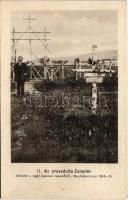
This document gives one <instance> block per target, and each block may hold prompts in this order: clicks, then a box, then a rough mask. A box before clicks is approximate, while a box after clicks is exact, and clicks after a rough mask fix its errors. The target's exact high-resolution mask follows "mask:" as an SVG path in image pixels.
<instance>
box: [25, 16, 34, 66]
mask: <svg viewBox="0 0 128 200" xmlns="http://www.w3.org/2000/svg"><path fill="white" fill-rule="evenodd" d="M23 20H27V21H28V34H29V39H28V41H29V61H30V62H31V61H32V44H31V21H34V20H36V19H34V18H31V17H30V15H29V17H28V18H25V19H23Z"/></svg>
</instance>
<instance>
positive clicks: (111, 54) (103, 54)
mask: <svg viewBox="0 0 128 200" xmlns="http://www.w3.org/2000/svg"><path fill="white" fill-rule="evenodd" d="M76 57H78V58H80V60H82V61H86V60H88V58H89V57H92V53H88V54H79V55H74V56H67V57H64V59H66V60H69V61H73V60H74V59H75V58H76ZM97 58H98V59H108V58H110V59H117V58H118V51H117V50H107V51H99V52H97ZM55 59H56V58H55Z"/></svg>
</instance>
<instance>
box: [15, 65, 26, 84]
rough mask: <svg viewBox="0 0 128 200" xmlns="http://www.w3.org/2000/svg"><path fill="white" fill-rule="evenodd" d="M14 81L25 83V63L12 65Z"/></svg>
mask: <svg viewBox="0 0 128 200" xmlns="http://www.w3.org/2000/svg"><path fill="white" fill-rule="evenodd" d="M14 73H15V81H25V78H26V77H25V73H27V67H26V64H25V63H22V64H21V65H19V63H16V64H15V65H14Z"/></svg>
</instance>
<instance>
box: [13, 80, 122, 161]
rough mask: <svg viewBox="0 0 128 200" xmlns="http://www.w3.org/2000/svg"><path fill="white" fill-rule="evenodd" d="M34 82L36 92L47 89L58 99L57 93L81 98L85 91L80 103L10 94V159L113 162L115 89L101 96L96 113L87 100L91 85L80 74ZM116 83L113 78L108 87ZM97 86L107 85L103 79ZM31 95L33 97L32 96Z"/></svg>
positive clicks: (46, 92)
mask: <svg viewBox="0 0 128 200" xmlns="http://www.w3.org/2000/svg"><path fill="white" fill-rule="evenodd" d="M35 88H36V89H38V90H39V91H40V93H41V95H42V96H41V98H43V97H44V96H45V95H47V96H50V97H52V99H53V101H55V99H56V98H59V99H60V102H61V101H62V99H61V97H62V93H63V94H64V96H70V99H72V98H73V97H74V96H76V97H79V98H80V99H81V97H82V96H83V95H84V96H85V97H86V98H85V102H84V105H85V106H84V107H78V106H72V104H70V105H69V106H64V107H62V106H60V107H58V106H51V105H50V106H47V107H44V106H42V107H39V106H37V104H34V105H32V106H31V107H29V106H26V105H25V104H24V102H23V100H22V99H17V98H16V97H12V115H11V116H12V118H11V119H12V127H11V130H12V137H11V140H12V162H23V163H26V162H37V163H38V162H40V163H41V162H46V163H47V162H48V163H51V162H60V163H61V162H62V163H63V162H66V163H77V162H79V163H81V162H83V163H116V162H118V148H117V145H118V142H117V141H118V139H117V138H118V134H117V133H118V124H117V121H118V116H117V112H118V111H117V96H116V95H115V96H114V95H113V94H108V96H104V97H103V99H104V98H105V99H107V107H104V105H103V104H101V106H100V107H99V108H98V111H97V114H96V115H92V114H91V108H90V106H89V104H88V99H89V98H90V97H91V85H87V84H86V82H85V80H82V79H80V80H78V81H74V79H66V80H63V81H55V82H52V81H46V80H45V81H43V82H41V83H37V84H36V85H35ZM116 88H117V87H116V84H115V87H113V90H111V92H115V91H116V92H117V90H116ZM98 90H99V91H100V92H105V91H108V85H107V86H105V85H101V86H100V87H99V88H98ZM26 98H27V96H26ZM32 98H36V102H37V101H38V97H37V96H36V97H34V96H33V97H32ZM115 102H116V103H115ZM81 104H82V102H81V101H80V105H81ZM90 130H91V135H89V132H90Z"/></svg>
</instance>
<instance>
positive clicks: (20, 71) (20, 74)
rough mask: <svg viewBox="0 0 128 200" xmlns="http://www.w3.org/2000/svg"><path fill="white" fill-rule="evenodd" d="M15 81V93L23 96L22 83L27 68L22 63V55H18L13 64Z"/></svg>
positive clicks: (23, 82)
mask: <svg viewBox="0 0 128 200" xmlns="http://www.w3.org/2000/svg"><path fill="white" fill-rule="evenodd" d="M14 73H15V81H16V82H17V95H18V97H20V96H21V97H23V96H24V84H25V79H26V73H27V68H26V64H25V63H23V57H22V56H19V57H18V62H17V63H16V64H15V65H14Z"/></svg>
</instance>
